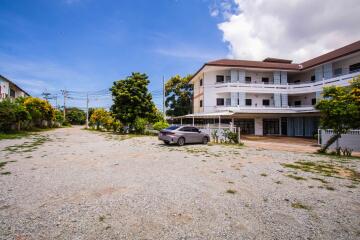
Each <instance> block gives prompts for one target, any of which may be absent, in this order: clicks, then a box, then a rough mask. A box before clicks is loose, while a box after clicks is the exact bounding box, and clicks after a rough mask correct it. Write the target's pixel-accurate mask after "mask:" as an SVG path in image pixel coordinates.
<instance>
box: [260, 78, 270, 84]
mask: <svg viewBox="0 0 360 240" xmlns="http://www.w3.org/2000/svg"><path fill="white" fill-rule="evenodd" d="M261 81H262V82H263V83H265V84H267V83H269V78H267V77H263V78H262V79H261Z"/></svg>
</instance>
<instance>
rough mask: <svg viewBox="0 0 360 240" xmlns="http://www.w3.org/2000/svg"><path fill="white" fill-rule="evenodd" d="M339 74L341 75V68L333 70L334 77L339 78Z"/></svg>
mask: <svg viewBox="0 0 360 240" xmlns="http://www.w3.org/2000/svg"><path fill="white" fill-rule="evenodd" d="M341 74H342V68H337V69H335V70H334V75H335V76H339V75H341Z"/></svg>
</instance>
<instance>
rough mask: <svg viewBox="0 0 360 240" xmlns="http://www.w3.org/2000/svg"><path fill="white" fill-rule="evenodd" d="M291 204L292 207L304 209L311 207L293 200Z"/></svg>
mask: <svg viewBox="0 0 360 240" xmlns="http://www.w3.org/2000/svg"><path fill="white" fill-rule="evenodd" d="M291 206H292V207H293V208H298V209H305V210H310V209H311V208H310V207H309V206H306V205H304V204H302V203H299V202H294V203H292V204H291Z"/></svg>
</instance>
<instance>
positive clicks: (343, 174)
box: [281, 161, 360, 181]
mask: <svg viewBox="0 0 360 240" xmlns="http://www.w3.org/2000/svg"><path fill="white" fill-rule="evenodd" d="M281 165H282V166H283V167H286V168H292V169H297V170H301V171H303V172H310V173H316V174H320V175H322V176H325V177H337V178H347V179H350V180H353V181H360V173H359V172H357V171H355V170H353V169H350V168H346V167H343V166H341V165H338V164H335V163H331V164H330V163H324V162H310V161H297V162H294V163H286V164H281ZM314 180H318V181H321V180H319V179H318V178H316V179H314Z"/></svg>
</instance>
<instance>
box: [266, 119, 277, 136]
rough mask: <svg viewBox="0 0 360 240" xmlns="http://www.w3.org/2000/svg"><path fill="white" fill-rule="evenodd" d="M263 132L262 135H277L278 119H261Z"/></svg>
mask: <svg viewBox="0 0 360 240" xmlns="http://www.w3.org/2000/svg"><path fill="white" fill-rule="evenodd" d="M263 134H264V135H278V134H279V119H264V120H263Z"/></svg>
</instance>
